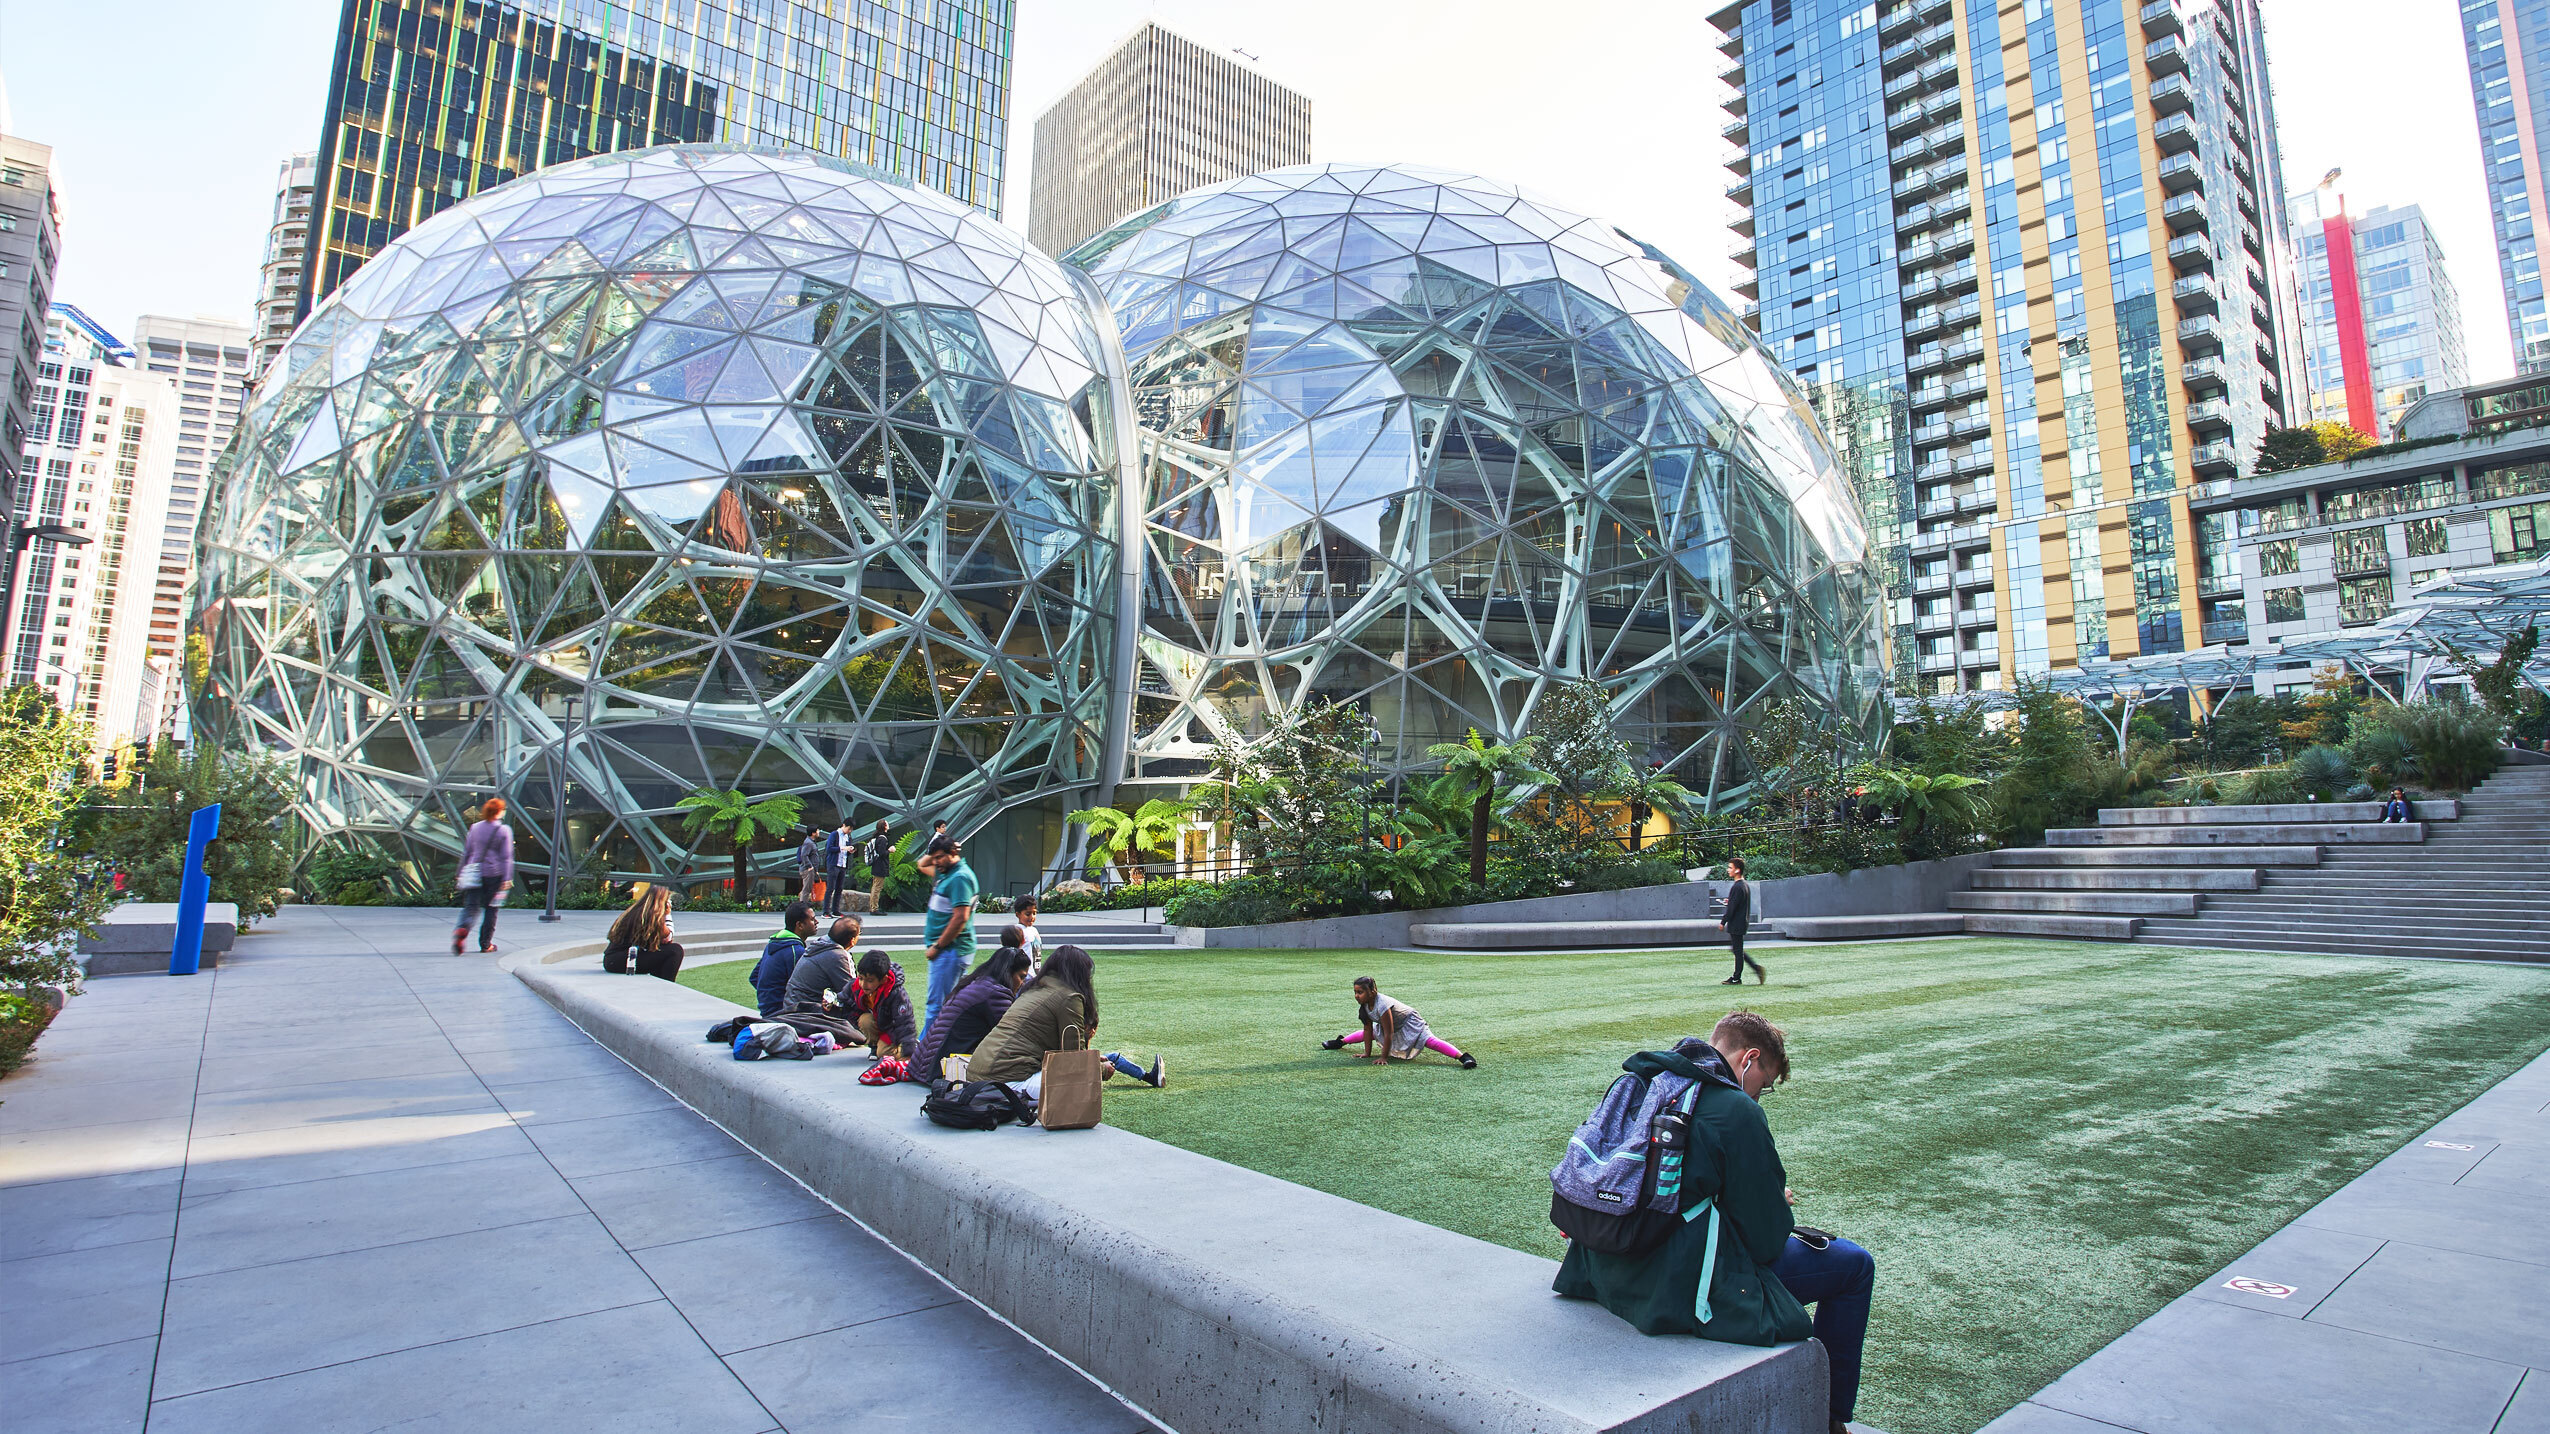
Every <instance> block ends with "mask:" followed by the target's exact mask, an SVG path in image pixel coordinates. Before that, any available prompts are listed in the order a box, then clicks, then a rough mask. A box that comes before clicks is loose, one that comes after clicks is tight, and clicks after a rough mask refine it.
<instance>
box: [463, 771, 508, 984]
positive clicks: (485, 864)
mask: <svg viewBox="0 0 2550 1434" xmlns="http://www.w3.org/2000/svg"><path fill="white" fill-rule="evenodd" d="M513 884H514V832H513V828H511V827H509V826H506V825H505V799H504V798H502V797H489V798H488V799H487V804H486V805H485V806H483V807H481V808H479V810H478V820H477V821H476V822H475V823H474V824H472V825H471V826H470V828H469V835H468V836H467V837H465V838H463V839H462V841H461V844H460V881H459V886H460V924H459V925H457V926H455V927H453V928H452V954H453V955H455V956H457V955H459V954H460V948H461V943H462V942H464V941H467V940H468V939H469V924H470V922H472V921H473V920H478V917H479V913H481V912H485V913H486V918H485V920H484V921H482V922H480V924H479V927H478V949H479V951H480V953H481V954H484V953H486V952H489V951H493V950H495V949H496V911H497V908H499V907H501V906H503V905H504V904H505V893H506V892H508V891H510V890H512V889H513Z"/></svg>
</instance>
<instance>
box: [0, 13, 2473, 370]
mask: <svg viewBox="0 0 2550 1434" xmlns="http://www.w3.org/2000/svg"><path fill="white" fill-rule="evenodd" d="M2262 3H2263V5H2264V8H2265V12H2266V18H2267V27H2268V32H2267V40H2268V61H2269V65H2270V67H2271V70H2272V73H2273V75H2274V77H2275V87H2276V96H2275V102H2276V117H2277V121H2278V133H2279V135H2280V137H2281V140H2282V143H2283V146H2284V170H2285V179H2286V183H2287V185H2288V186H2303V185H2308V184H2311V183H2316V182H2317V180H2318V179H2319V177H2320V176H2321V175H2322V174H2324V173H2326V172H2327V171H2328V170H2330V169H2333V168H2338V169H2343V170H2344V176H2343V178H2342V179H2341V180H2340V181H2339V183H2338V188H2340V189H2341V190H2343V191H2344V192H2345V194H2346V196H2347V199H2348V203H2349V207H2350V208H2351V209H2353V210H2355V211H2356V212H2359V213H2360V212H2362V211H2364V210H2367V209H2371V208H2373V207H2375V206H2377V205H2381V204H2411V203H2416V204H2422V205H2424V206H2425V209H2426V213H2427V216H2428V218H2429V220H2430V221H2431V222H2433V223H2434V225H2435V226H2436V230H2437V233H2438V235H2439V237H2440V238H2441V240H2442V243H2443V246H2444V253H2445V257H2446V260H2447V262H2448V263H2449V264H2450V266H2451V269H2452V274H2453V279H2454V282H2455V284H2456V285H2457V286H2458V287H2459V289H2460V291H2461V300H2462V316H2463V325H2464V328H2465V330H2466V332H2467V334H2468V337H2469V345H2470V354H2471V369H2472V377H2473V378H2474V379H2475V380H2486V379H2489V378H2494V377H2499V376H2502V375H2505V374H2507V373H2510V372H2511V371H2512V362H2511V359H2510V357H2509V353H2508V345H2507V338H2506V324H2505V314H2504V309H2503V306H2502V302H2501V300H2500V298H2499V288H2498V282H2497V272H2496V257H2495V256H2496V250H2495V241H2494V239H2493V238H2492V237H2491V235H2490V232H2489V227H2488V209H2487V197H2486V194H2485V192H2484V190H2483V189H2482V181H2481V174H2480V161H2479V140H2478V128H2477V125H2476V122H2475V121H2474V119H2473V117H2472V112H2471V100H2470V81H2469V72H2468V71H2467V70H2466V69H2465V68H2464V65H2463V61H2462V48H2461V32H2460V22H2459V18H2458V11H2457V7H2456V6H2455V5H2454V4H2453V3H2452V0H2408V3H2406V4H2401V3H2398V0H2262ZM339 8H340V6H339V3H338V0H222V3H217V4H216V3H206V0H86V3H78V4H61V3H48V0H0V77H5V80H6V82H7V86H8V100H9V108H10V111H11V114H12V123H13V125H14V128H13V130H12V132H13V133H16V134H19V135H22V136H24V137H26V138H29V139H33V140H37V141H40V142H43V143H48V144H51V145H53V146H54V150H55V159H56V163H57V166H58V168H59V171H60V176H61V177H60V183H61V184H62V186H63V189H64V193H63V197H62V204H63V219H64V235H63V263H62V274H61V280H60V283H59V284H58V286H57V289H56V292H57V295H58V297H60V298H61V299H63V300H64V301H66V302H69V303H73V304H77V305H79V306H80V307H81V308H83V309H85V310H87V311H88V312H89V313H90V314H91V316H93V317H94V318H96V319H97V320H98V321H99V322H101V323H103V324H105V325H106V326H107V327H108V328H109V329H112V330H115V331H117V332H124V331H126V330H129V329H130V327H131V326H132V323H133V320H134V319H135V318H136V317H137V316H139V315H141V314H144V313H163V314H173V315H194V314H208V315H213V316H219V317H228V318H232V319H235V320H238V321H241V322H245V321H246V319H247V318H248V314H249V308H250V305H251V303H252V302H253V300H254V296H255V290H256V283H257V265H258V262H259V259H260V257H261V253H262V250H263V246H264V242H265V231H266V226H267V224H268V222H269V220H270V218H271V214H272V209H273V201H274V178H275V169H276V166H277V165H278V164H279V163H280V162H281V160H282V159H283V158H284V157H285V156H286V155H288V154H290V153H292V152H293V151H295V150H301V149H311V148H315V147H316V145H317V142H318V130H319V119H320V114H321V110H322V105H323V102H324V91H325V89H326V85H327V72H328V64H329V58H330V55H331V52H332V49H333V45H334V40H335V30H336V19H337V14H338V11H339ZM1706 8H1707V7H1706V6H1704V5H1699V4H1694V3H1691V0H1568V3H1566V4H1564V5H1562V6H1558V7H1552V6H1550V5H1549V4H1547V3H1546V0H1530V3H1521V0H1378V3H1376V0H1288V3H1286V4H1282V5H1270V4H1264V3H1255V2H1254V0H1252V3H1246V4H1242V3H1239V2H1238V0H1021V3H1020V5H1019V25H1018V44H1017V51H1016V61H1015V66H1014V73H1013V81H1014V96H1013V97H1014V104H1013V113H1012V120H1011V127H1010V174H1009V183H1008V190H1007V197H1006V199H1005V201H1004V206H1003V207H1004V218H1005V220H1006V221H1007V222H1008V223H1010V224H1011V225H1012V226H1014V227H1017V228H1019V229H1021V230H1022V231H1023V230H1024V228H1025V227H1026V208H1027V165H1028V157H1029V154H1030V151H1031V145H1030V142H1029V139H1030V135H1031V133H1032V128H1033V125H1034V123H1035V118H1036V116H1037V115H1038V114H1039V113H1041V112H1042V111H1043V110H1044V109H1045V107H1046V106H1047V105H1049V104H1051V103H1052V102H1053V100H1054V99H1055V98H1056V97H1058V96H1059V95H1060V94H1061V93H1062V92H1063V91H1064V90H1065V89H1067V88H1069V87H1070V85H1071V83H1072V82H1073V81H1074V80H1076V79H1078V78H1079V76H1080V75H1081V74H1082V73H1084V72H1085V71H1086V70H1087V69H1088V67H1089V66H1090V65H1092V64H1094V63H1095V62H1096V61H1097V60H1098V59H1099V58H1101V57H1102V56H1103V55H1105V54H1106V52H1107V51H1108V50H1109V49H1110V48H1111V47H1112V46H1113V45H1114V44H1115V43H1116V42H1117V41H1118V40H1120V39H1121V38H1122V37H1123V36H1124V35H1125V33H1126V32H1128V31H1129V30H1131V29H1132V28H1133V27H1134V26H1135V25H1136V24H1138V23H1140V22H1141V21H1142V20H1143V19H1144V18H1146V17H1156V18H1158V19H1159V20H1160V21H1162V22H1163V23H1164V24H1167V25H1170V26H1172V27H1173V28H1176V29H1179V30H1181V31H1183V32H1185V33H1186V34H1188V35H1190V36H1191V37H1193V38H1194V39H1196V40H1198V41H1200V42H1203V43H1205V44H1209V45H1212V46H1215V47H1216V48H1231V47H1237V48H1239V49H1242V50H1245V51H1246V52H1248V53H1249V54H1250V55H1253V56H1255V57H1256V60H1255V62H1256V63H1257V64H1258V65H1259V67H1260V68H1262V69H1263V70H1265V71H1266V72H1267V73H1268V74H1270V75H1272V76H1273V77H1275V78H1276V79H1277V80H1279V81H1281V82H1283V83H1285V84H1287V85H1290V86H1291V87H1293V88H1294V89H1297V90H1300V91H1302V92H1303V93H1305V94H1308V95H1309V96H1310V97H1311V100H1312V148H1313V155H1314V157H1315V158H1319V159H1339V160H1383V159H1388V160H1406V161H1413V162H1420V163H1428V164H1436V165H1443V166H1448V167H1451V168H1458V169H1467V170H1471V171H1473V172H1476V173H1480V174H1485V175H1489V176H1492V177H1495V178H1500V179H1506V180H1510V181H1512V182H1515V183H1518V184H1522V185H1525V186H1527V187H1529V188H1533V189H1537V190H1539V191H1541V192H1542V193H1544V194H1547V195H1548V196H1550V197H1551V198H1552V199H1554V200H1557V201H1558V202H1560V203H1561V204H1564V205H1566V206H1568V207H1570V208H1574V209H1577V210H1580V211H1582V212H1587V213H1593V214H1598V215H1601V216H1602V217H1604V218H1606V219H1609V220H1611V221H1613V222H1614V223H1616V224H1619V225H1620V226H1621V227H1622V228H1624V229H1627V230H1628V231H1629V232H1631V233H1633V234H1635V235H1637V236H1638V237H1639V238H1641V239H1644V240H1646V241H1648V242H1650V243H1652V244H1654V245H1656V246H1657V247H1658V248H1660V249H1662V250H1664V251H1665V252H1667V253H1669V254H1672V255H1673V256H1675V257H1676V258H1677V259H1679V260H1681V261H1682V263H1683V264H1684V265H1685V266H1686V267H1688V268H1690V269H1691V270H1692V271H1693V272H1695V273H1697V274H1699V275H1700V276H1701V277H1702V278H1703V279H1704V280H1707V281H1709V282H1711V283H1713V284H1717V285H1724V284H1726V283H1727V282H1729V281H1730V280H1731V279H1732V278H1733V277H1734V275H1735V272H1736V271H1735V269H1734V266H1733V265H1732V264H1731V262H1730V261H1729V260H1728V259H1727V257H1726V256H1727V251H1728V250H1729V249H1730V248H1731V247H1732V244H1731V236H1730V235H1729V232H1728V230H1727V227H1726V225H1727V220H1728V218H1729V217H1730V215H1731V213H1732V210H1731V209H1730V207H1729V205H1728V203H1727V201H1726V198H1725V194H1724V191H1725V187H1726V185H1727V184H1728V183H1729V182H1730V181H1731V180H1732V179H1733V177H1734V176H1732V175H1731V174H1729V173H1727V172H1726V171H1725V170H1724V169H1723V168H1722V167H1721V165H1720V162H1719V161H1720V156H1721V155H1722V153H1723V152H1724V151H1725V150H1726V148H1727V146H1726V144H1725V142H1724V141H1723V140H1721V139H1720V138H1719V137H1718V129H1719V127H1720V126H1721V125H1722V124H1723V123H1724V122H1725V121H1724V116H1723V115H1722V114H1721V112H1720V110H1719V104H1720V101H1721V98H1722V96H1723V95H1724V93H1725V92H1724V90H1723V89H1722V87H1721V86H1719V84H1718V83H1717V80H1716V78H1715V76H1716V72H1717V69H1718V66H1719V65H1720V63H1721V59H1720V57H1719V55H1718V53H1717V50H1716V40H1717V36H1716V34H1715V32H1714V31H1712V30H1711V29H1710V28H1709V25H1708V23H1707V21H1706V20H1704V19H1702V18H1701V12H1702V11H1703V10H1704V9H1706ZM2376 38H2377V39H2378V43H2374V42H2373V41H2374V40H2376ZM65 57H70V62H68V63H65Z"/></svg>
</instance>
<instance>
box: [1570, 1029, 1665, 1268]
mask: <svg viewBox="0 0 2550 1434" xmlns="http://www.w3.org/2000/svg"><path fill="white" fill-rule="evenodd" d="M1699 1095H1700V1083H1699V1082H1697V1081H1694V1080H1691V1079H1689V1078H1687V1077H1684V1076H1679V1075H1673V1074H1659V1075H1657V1076H1655V1077H1654V1078H1652V1079H1650V1078H1647V1077H1642V1076H1638V1075H1635V1074H1628V1075H1623V1076H1621V1077H1620V1079H1618V1080H1615V1081H1613V1082H1612V1083H1611V1089H1609V1090H1607V1091H1605V1092H1603V1098H1602V1102H1601V1103H1600V1104H1599V1105H1596V1106H1595V1107H1594V1113H1593V1114H1591V1115H1589V1116H1587V1117H1586V1118H1585V1123H1584V1124H1582V1125H1580V1126H1578V1127H1576V1134H1575V1135H1574V1136H1572V1137H1570V1138H1569V1140H1568V1142H1567V1153H1566V1154H1565V1155H1563V1156H1561V1157H1559V1162H1558V1167H1557V1168H1556V1169H1554V1170H1552V1171H1550V1174H1549V1179H1550V1202H1549V1219H1550V1223H1551V1224H1553V1225H1556V1226H1557V1227H1558V1228H1559V1232H1560V1233H1561V1234H1564V1235H1566V1236H1567V1238H1568V1239H1570V1240H1572V1241H1574V1242H1576V1243H1577V1244H1580V1245H1582V1246H1584V1247H1585V1248H1586V1249H1588V1250H1593V1251H1596V1252H1598V1253H1601V1254H1606V1255H1639V1254H1645V1253H1646V1252H1647V1251H1649V1250H1652V1249H1655V1248H1656V1247H1657V1246H1659V1245H1662V1244H1663V1243H1664V1242H1665V1240H1666V1239H1667V1238H1668V1237H1669V1236H1671V1235H1672V1234H1673V1232H1674V1229H1675V1227H1676V1226H1678V1225H1680V1224H1681V1223H1682V1219H1683V1209H1682V1173H1683V1160H1684V1158H1685V1157H1686V1155H1687V1154H1688V1153H1689V1151H1690V1149H1691V1108H1692V1105H1693V1104H1694V1103H1695V1102H1696V1101H1697V1100H1698V1099H1699Z"/></svg>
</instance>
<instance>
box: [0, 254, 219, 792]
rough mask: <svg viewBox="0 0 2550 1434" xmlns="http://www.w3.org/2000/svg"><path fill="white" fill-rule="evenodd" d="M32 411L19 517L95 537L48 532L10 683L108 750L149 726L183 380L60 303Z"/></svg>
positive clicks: (29, 584)
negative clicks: (148, 697) (142, 364)
mask: <svg viewBox="0 0 2550 1434" xmlns="http://www.w3.org/2000/svg"><path fill="white" fill-rule="evenodd" d="M43 355H44V356H43V359H42V361H41V362H40V363H39V364H38V365H37V367H36V382H35V384H34V400H33V403H32V405H31V412H32V414H33V421H34V422H35V424H36V425H37V428H36V430H35V436H34V438H33V440H32V441H31V442H30V443H29V445H28V449H27V475H26V476H27V478H28V480H29V481H28V483H27V484H26V485H25V487H24V488H23V490H22V493H21V502H20V506H19V510H18V521H19V522H20V523H22V524H24V523H48V524H59V525H61V526H63V527H66V528H69V529H71V530H72V531H73V532H76V533H78V534H80V535H81V536H82V537H85V538H87V539H88V542H87V543H86V544H84V545H71V544H64V543H57V542H54V541H51V540H49V539H39V540H38V541H36V542H35V543H33V544H32V545H30V547H29V549H28V551H27V554H26V557H25V560H24V563H23V566H22V571H21V573H20V575H19V583H18V589H17V592H16V594H15V595H14V596H15V603H14V610H13V611H11V612H9V613H8V615H7V620H6V627H5V636H6V642H7V657H6V660H5V664H0V665H4V666H5V670H6V672H7V680H8V681H9V682H11V683H33V684H35V685H37V686H39V687H42V688H43V689H44V690H45V691H46V692H48V693H50V694H52V696H53V698H54V700H55V701H56V702H58V703H60V704H61V705H62V706H63V707H64V708H65V709H67V710H69V711H71V712H73V713H74V714H76V715H78V716H80V717H83V718H85V719H87V720H88V722H89V723H90V724H91V725H92V726H93V727H94V728H95V730H96V750H97V751H98V752H99V753H101V754H102V753H105V752H108V751H111V750H113V749H114V748H115V747H116V746H117V745H118V744H120V743H123V742H126V741H129V740H131V739H132V737H133V736H134V735H135V733H136V731H137V730H138V729H143V728H145V727H146V726H147V725H148V724H146V722H145V721H144V714H143V712H142V697H143V693H142V688H143V685H144V683H145V681H146V679H147V677H148V675H149V670H150V669H149V664H148V663H147V661H146V660H145V659H146V651H145V650H146V646H147V634H148V629H149V624H150V606H151V604H150V591H151V574H152V572H153V570H154V568H155V567H156V566H157V559H158V555H159V540H160V531H161V527H162V524H163V519H164V516H165V514H164V510H165V506H166V504H167V500H168V486H169V485H168V479H169V474H170V471H171V465H172V464H173V462H174V459H175V456H176V451H177V446H178V435H179V431H180V430H179V426H178V411H179V408H180V397H179V393H178V388H177V384H176V382H175V381H174V380H172V379H169V378H167V377H164V376H162V375H159V374H154V373H146V372H143V371H141V370H139V369H136V368H134V367H132V366H131V361H132V359H133V356H134V351H133V349H131V348H130V347H128V346H127V345H125V344H124V342H123V341H122V340H120V339H118V338H116V337H115V336H114V335H113V334H111V333H109V332H108V331H107V330H106V329H105V328H103V327H102V326H100V325H99V324H98V323H97V321H96V320H94V319H91V318H90V317H89V316H88V315H86V314H84V313H81V312H80V311H79V310H78V309H76V308H73V307H71V306H70V305H68V304H56V305H54V306H53V309H52V314H51V316H50V319H49V321H48V323H47V325H46V332H45V339H44V346H43Z"/></svg>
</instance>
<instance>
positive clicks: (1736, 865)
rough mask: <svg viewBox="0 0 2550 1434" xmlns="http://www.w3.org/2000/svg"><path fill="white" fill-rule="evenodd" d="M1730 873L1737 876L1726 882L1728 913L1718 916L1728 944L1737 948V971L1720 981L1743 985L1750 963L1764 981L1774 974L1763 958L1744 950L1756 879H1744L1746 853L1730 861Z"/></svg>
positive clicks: (1756, 980) (1755, 976)
mask: <svg viewBox="0 0 2550 1434" xmlns="http://www.w3.org/2000/svg"><path fill="white" fill-rule="evenodd" d="M1727 875H1728V876H1730V877H1732V878H1734V880H1733V881H1732V882H1731V883H1729V885H1728V886H1727V914H1726V915H1725V916H1724V917H1722V918H1721V919H1720V920H1719V922H1718V929H1719V930H1720V931H1723V932H1725V933H1726V934H1727V944H1728V945H1729V946H1732V947H1734V948H1735V974H1734V975H1732V976H1729V977H1728V978H1726V979H1725V980H1723V981H1720V982H1719V983H1718V984H1719V985H1721V986H1741V985H1743V984H1744V968H1745V967H1747V966H1750V967H1752V968H1753V983H1754V984H1755V985H1757V986H1759V985H1763V984H1765V983H1767V982H1768V981H1769V980H1770V979H1771V974H1770V973H1769V972H1767V971H1765V970H1763V969H1762V963H1761V962H1759V961H1756V960H1754V959H1753V958H1752V957H1750V956H1747V955H1745V954H1744V933H1745V931H1746V929H1747V928H1749V927H1751V926H1752V925H1753V883H1752V882H1749V881H1747V880H1745V879H1744V858H1743V857H1737V858H1735V859H1734V860H1732V861H1730V862H1728V863H1727Z"/></svg>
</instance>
